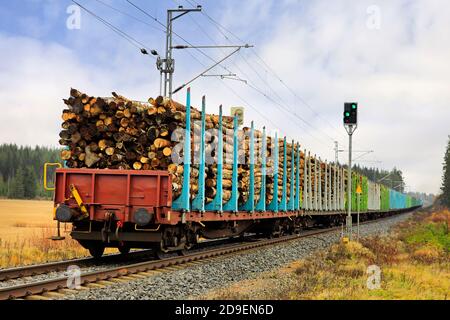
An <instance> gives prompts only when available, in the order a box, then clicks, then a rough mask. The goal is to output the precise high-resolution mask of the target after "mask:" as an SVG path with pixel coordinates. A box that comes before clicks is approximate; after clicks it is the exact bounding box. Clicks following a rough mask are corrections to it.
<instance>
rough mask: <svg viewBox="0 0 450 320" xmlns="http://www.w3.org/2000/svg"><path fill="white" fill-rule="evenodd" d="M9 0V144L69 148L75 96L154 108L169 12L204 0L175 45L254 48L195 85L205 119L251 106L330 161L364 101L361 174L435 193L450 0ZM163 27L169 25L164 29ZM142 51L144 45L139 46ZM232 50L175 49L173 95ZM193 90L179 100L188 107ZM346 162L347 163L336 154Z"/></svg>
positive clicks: (445, 128) (1, 37) (4, 12)
mask: <svg viewBox="0 0 450 320" xmlns="http://www.w3.org/2000/svg"><path fill="white" fill-rule="evenodd" d="M78 2H79V3H80V4H82V5H83V6H85V7H86V8H88V9H89V10H91V12H93V13H95V14H97V15H98V16H99V17H101V18H103V19H105V20H107V21H108V22H109V23H111V24H112V25H114V26H115V27H117V28H118V29H119V30H121V31H123V32H125V33H126V34H128V35H130V36H132V37H133V38H134V39H135V40H137V41H138V42H139V44H136V43H134V44H131V43H130V42H129V41H127V40H125V39H124V38H122V37H120V36H119V35H118V34H117V33H114V32H113V31H112V30H111V29H109V28H107V27H106V26H105V25H104V24H102V23H100V22H99V21H98V20H96V19H95V18H94V17H92V16H91V15H90V14H89V13H87V12H85V11H83V10H81V11H80V14H79V15H78V12H77V11H76V10H75V9H76V7H74V4H73V2H72V1H69V0H19V1H7V0H0V3H1V6H0V101H2V105H1V108H2V112H1V114H2V119H3V121H2V125H1V126H0V143H17V144H21V145H46V146H57V145H58V139H59V138H58V133H59V131H60V124H61V120H60V119H61V118H60V114H61V111H62V109H63V108H64V104H63V103H62V99H63V98H67V97H68V96H69V90H70V88H71V87H74V88H77V89H79V90H81V91H83V92H86V93H88V94H90V95H94V96H110V95H111V92H112V91H116V92H118V93H120V94H122V95H125V96H127V97H129V98H132V99H135V100H142V101H146V100H147V99H148V98H149V97H156V96H158V95H159V72H158V71H157V69H156V64H155V62H156V61H155V59H154V57H152V56H149V55H142V54H141V53H140V50H139V49H140V47H142V46H143V45H145V47H146V48H148V49H154V50H157V51H158V53H159V54H161V55H163V53H164V50H165V33H164V31H162V30H161V29H162V28H163V27H162V25H164V24H165V21H166V10H167V9H169V8H176V7H177V6H178V5H183V6H185V7H193V6H197V4H201V5H202V9H203V12H202V13H199V12H192V13H189V14H188V15H185V16H183V17H181V18H179V19H177V20H176V21H175V22H174V31H175V33H176V35H175V36H174V43H175V44H186V43H185V42H184V41H185V40H187V41H188V42H189V43H191V44H193V45H243V44H250V45H254V48H243V49H241V50H240V51H239V52H238V53H237V54H235V55H233V56H232V57H231V58H230V59H229V60H226V61H225V62H224V63H223V64H221V65H220V66H218V67H216V68H214V69H213V70H211V71H210V72H209V74H214V75H225V74H229V73H232V74H236V77H235V79H234V80H233V79H221V78H220V77H201V78H199V79H198V80H196V81H195V82H193V83H192V84H191V85H190V87H191V90H192V101H193V104H194V105H196V106H198V105H199V104H200V102H201V97H202V96H203V95H206V99H207V111H208V112H209V113H217V112H218V107H219V105H221V104H222V105H223V106H224V108H225V112H229V108H230V107H233V106H242V107H244V108H245V123H246V125H249V124H250V121H251V120H253V121H254V122H255V126H256V127H257V128H262V127H263V126H266V128H267V129H268V130H269V132H271V133H272V134H273V133H274V132H275V131H277V132H278V133H279V134H281V135H285V136H287V139H288V140H292V139H295V140H296V141H298V142H299V143H300V144H301V145H302V148H304V149H306V150H308V151H311V152H312V153H313V154H317V155H318V156H320V157H321V159H323V160H334V159H335V152H334V141H338V142H339V149H342V150H348V136H347V134H346V132H345V129H344V127H343V125H342V113H343V105H344V102H354V101H355V102H358V104H359V115H358V117H359V123H358V128H357V130H356V132H355V134H354V138H353V139H354V150H356V151H374V152H373V153H369V154H364V153H355V155H354V158H358V157H359V159H358V163H359V164H360V165H366V166H375V167H379V168H384V169H391V168H393V167H397V168H399V169H401V170H402V171H403V173H404V176H405V178H406V184H407V191H419V192H427V193H431V192H432V193H437V192H439V189H440V183H441V171H442V162H443V156H444V151H445V146H446V143H447V140H448V135H449V134H450V81H449V80H450V79H449V77H450V62H449V57H450V19H449V18H448V17H449V16H450V3H448V1H445V0H428V1H406V0H378V1H377V0H371V1H365V0H361V1H357V2H355V1H351V0H336V1H320V0H315V1H306V0H246V1H239V0H226V1H225V0H222V1H218V0H215V1H213V0H209V1H207V0H195V1H194V0H176V1H175V0H165V1H163V0H146V1H145V0H132V2H133V3H134V4H135V5H136V6H138V7H139V8H141V9H143V10H144V11H145V12H146V13H147V14H145V13H143V12H142V11H139V10H138V9H137V8H136V7H134V6H132V5H131V4H130V3H128V2H127V1H126V0H78ZM150 16H152V17H154V18H156V20H158V21H159V22H160V23H161V24H162V25H161V24H159V23H158V22H157V21H155V19H154V18H151V17H150ZM132 42H133V41H132ZM233 50H234V49H231V48H221V49H202V50H201V51H202V52H203V53H202V52H199V51H198V50H195V49H184V50H176V51H175V52H174V58H175V60H176V70H175V75H174V87H178V86H180V85H181V84H183V83H185V82H187V81H189V80H190V79H192V78H194V77H195V76H196V75H198V74H199V73H201V72H203V71H204V70H205V69H206V68H207V67H210V66H211V65H213V64H214V61H218V60H220V59H222V58H223V57H225V56H226V55H227V54H229V53H231V52H232V51H233ZM185 95H186V90H182V91H180V92H179V93H177V94H176V95H175V96H174V98H175V99H176V100H178V101H180V102H184V101H185ZM339 159H340V162H345V161H346V159H347V154H345V152H342V153H340V154H339Z"/></svg>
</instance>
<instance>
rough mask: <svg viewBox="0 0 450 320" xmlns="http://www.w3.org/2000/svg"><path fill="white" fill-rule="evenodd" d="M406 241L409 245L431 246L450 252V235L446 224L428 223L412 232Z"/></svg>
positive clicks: (406, 237)
mask: <svg viewBox="0 0 450 320" xmlns="http://www.w3.org/2000/svg"><path fill="white" fill-rule="evenodd" d="M404 239H405V241H406V243H408V244H409V245H415V246H417V245H425V244H426V245H431V246H435V247H436V248H439V249H442V250H445V251H446V252H447V253H448V252H450V234H449V232H448V225H447V224H446V223H427V224H425V225H419V226H417V227H416V228H414V229H413V230H411V231H410V232H409V233H408V234H407V235H406V236H405V238H404Z"/></svg>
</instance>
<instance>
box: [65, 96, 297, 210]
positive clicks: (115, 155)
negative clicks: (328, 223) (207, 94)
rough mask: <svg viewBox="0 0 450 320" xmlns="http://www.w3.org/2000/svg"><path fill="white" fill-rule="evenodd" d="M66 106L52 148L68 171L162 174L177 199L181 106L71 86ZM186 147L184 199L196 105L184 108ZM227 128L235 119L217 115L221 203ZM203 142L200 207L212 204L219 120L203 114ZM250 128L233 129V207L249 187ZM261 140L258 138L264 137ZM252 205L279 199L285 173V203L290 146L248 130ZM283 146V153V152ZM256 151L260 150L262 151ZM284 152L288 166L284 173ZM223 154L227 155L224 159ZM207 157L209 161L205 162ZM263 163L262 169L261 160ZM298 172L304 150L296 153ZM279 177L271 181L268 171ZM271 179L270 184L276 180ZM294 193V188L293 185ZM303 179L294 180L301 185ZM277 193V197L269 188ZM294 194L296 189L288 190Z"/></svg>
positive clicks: (228, 191) (194, 146)
mask: <svg viewBox="0 0 450 320" xmlns="http://www.w3.org/2000/svg"><path fill="white" fill-rule="evenodd" d="M63 101H64V104H65V106H66V108H65V109H64V110H63V113H62V120H63V123H62V131H61V132H60V140H59V143H60V144H61V145H63V146H65V148H64V150H62V151H61V158H62V160H64V161H65V164H66V166H67V167H69V168H97V169H119V170H129V169H131V170H164V171H168V172H169V173H170V175H171V177H172V191H173V197H174V198H177V197H178V196H180V194H181V190H182V186H183V177H184V174H183V173H184V166H183V163H182V161H179V160H180V159H181V160H182V159H183V148H180V141H182V140H183V136H184V134H185V128H186V106H184V105H183V104H180V103H177V102H175V101H173V100H170V99H167V98H163V97H161V96H159V97H157V98H150V99H149V100H148V101H147V102H139V101H133V100H130V99H128V98H126V97H124V96H122V95H120V94H117V93H115V92H113V93H112V95H111V97H94V96H89V95H87V94H85V93H82V92H80V91H78V90H76V89H71V90H70V96H69V98H68V99H64V100H63ZM190 116H191V123H192V126H191V150H192V159H191V163H192V165H191V167H190V183H189V186H190V187H189V188H190V197H191V200H192V199H194V198H195V197H196V195H197V193H198V187H199V186H198V177H199V174H200V172H199V170H200V166H199V161H198V157H196V155H198V153H199V148H200V143H199V140H200V139H199V137H200V134H201V123H202V122H201V120H202V112H201V111H199V110H198V109H197V108H195V107H191V109H190ZM233 129H234V118H232V117H226V116H223V117H222V133H223V135H222V137H223V138H222V139H223V144H222V145H223V151H224V159H223V167H222V200H223V203H226V202H227V201H229V200H230V198H231V195H232V186H233V183H232V173H233V163H232V162H233V152H234V144H233ZM205 130H206V131H205V144H206V147H205V148H206V150H205V153H206V155H207V159H206V161H205V162H206V165H205V202H206V203H211V202H212V201H213V199H214V198H215V197H216V195H217V188H216V187H217V183H218V179H217V175H218V171H219V170H218V166H217V164H218V153H217V152H216V150H217V148H218V143H217V139H218V136H219V135H218V131H219V116H218V115H214V114H205ZM250 136H251V129H250V128H248V127H244V128H242V129H241V130H239V131H238V141H239V150H238V153H239V154H238V161H239V166H238V181H239V182H238V203H239V205H243V204H245V203H246V202H247V201H248V200H249V194H250V185H251V174H250V172H251V170H250V166H251V161H252V159H251V156H250V155H251V153H250V150H251V145H250V141H251V139H250V138H251V137H250ZM264 138H265V140H264ZM253 148H254V152H253V155H254V157H253V161H254V163H255V164H256V165H255V166H254V177H253V185H254V201H255V203H256V202H258V201H259V199H260V197H261V192H263V185H264V186H265V188H264V192H265V193H266V202H267V203H270V202H271V201H273V200H274V195H275V194H276V195H277V196H276V198H277V199H278V201H281V200H282V199H281V197H282V196H281V194H282V192H281V190H282V188H283V175H284V174H286V177H287V179H286V181H287V182H286V191H287V192H286V193H287V194H286V196H287V198H286V201H289V199H290V194H291V186H290V181H292V180H291V178H290V177H291V165H292V163H291V161H292V155H293V151H296V150H294V149H295V148H296V146H295V145H294V144H292V143H286V142H285V141H284V140H282V139H278V141H276V142H275V139H274V138H272V137H266V136H265V133H263V132H262V131H259V130H254V146H253ZM284 148H286V152H284ZM263 149H264V150H265V152H263ZM274 150H277V151H278V153H279V160H278V167H277V168H275V164H274V159H273V152H274ZM284 154H286V158H287V168H286V171H284V168H283V159H284ZM225 155H226V156H225ZM208 156H209V159H208ZM263 157H264V160H265V172H263V170H262V166H261V163H262V161H263ZM300 162H301V163H300V168H301V173H302V172H303V165H304V153H303V152H301V160H300ZM275 173H278V176H277V175H276V174H275ZM276 176H277V181H275V177H276ZM294 187H295V188H296V186H294ZM301 187H303V181H300V188H301ZM276 189H278V190H277V191H278V192H275V190H276ZM294 194H295V189H294Z"/></svg>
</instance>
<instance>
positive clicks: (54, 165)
mask: <svg viewBox="0 0 450 320" xmlns="http://www.w3.org/2000/svg"><path fill="white" fill-rule="evenodd" d="M48 167H58V168H60V169H61V168H62V164H61V163H46V164H44V189H45V190H47V191H55V187H49V186H48V185H47V169H48Z"/></svg>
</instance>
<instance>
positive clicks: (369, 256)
mask: <svg viewBox="0 0 450 320" xmlns="http://www.w3.org/2000/svg"><path fill="white" fill-rule="evenodd" d="M449 222H450V211H449V210H445V209H441V210H421V211H418V212H417V213H415V214H414V215H413V216H412V217H411V218H410V219H409V220H407V221H405V222H402V223H400V224H398V225H397V226H396V227H394V228H393V230H391V233H390V234H389V235H386V236H374V237H368V238H364V239H362V240H361V242H350V243H348V244H346V243H338V244H335V245H333V246H332V247H331V248H329V249H328V250H325V251H319V252H317V253H316V254H314V255H312V256H311V257H309V258H306V259H303V260H298V261H295V262H293V263H291V264H289V265H286V266H284V267H283V268H280V269H277V270H273V271H270V272H267V273H264V274H261V275H260V276H258V277H256V278H255V279H251V280H246V281H241V282H237V283H235V284H233V285H231V286H229V287H225V288H220V289H218V290H215V291H211V292H209V293H208V294H207V295H205V296H204V297H202V298H203V299H219V300H222V299H232V300H234V299H235V300H248V299H257V300H260V299H261V300H267V299H269V300H271V299H282V300H291V299H292V300H317V299H318V300H322V299H325V300H348V299H350V300H359V299H362V300H405V299H407V300H409V299H421V300H435V299H437V300H448V299H449V298H450V295H449V293H450V234H449V228H448V227H449ZM369 266H371V269H370V270H372V271H370V270H369ZM374 267H375V268H374ZM376 269H378V271H374V270H376ZM375 272H379V273H378V276H377V277H378V279H379V280H378V282H377V281H375V280H376V279H375V278H376V277H375V276H374V274H375Z"/></svg>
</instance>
